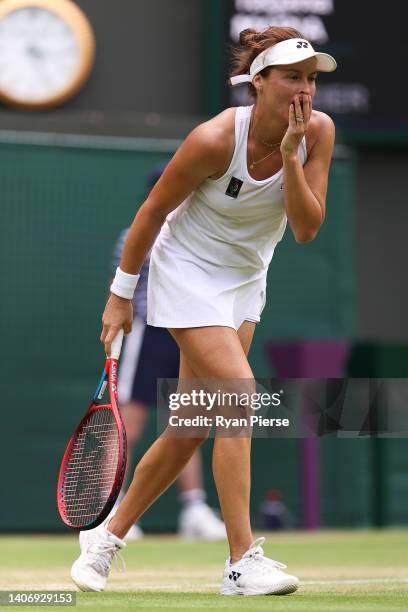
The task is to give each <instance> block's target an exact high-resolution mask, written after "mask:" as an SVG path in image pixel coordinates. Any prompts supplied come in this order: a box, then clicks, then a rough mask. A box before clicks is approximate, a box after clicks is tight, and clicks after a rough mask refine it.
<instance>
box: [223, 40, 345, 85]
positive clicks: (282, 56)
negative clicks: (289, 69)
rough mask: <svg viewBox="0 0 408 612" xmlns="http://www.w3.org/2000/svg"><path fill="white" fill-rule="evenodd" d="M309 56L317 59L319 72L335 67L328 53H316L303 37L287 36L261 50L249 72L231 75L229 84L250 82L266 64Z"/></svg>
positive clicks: (272, 64) (283, 63)
mask: <svg viewBox="0 0 408 612" xmlns="http://www.w3.org/2000/svg"><path fill="white" fill-rule="evenodd" d="M310 57H315V58H316V59H317V66H316V70H317V71H319V72H333V70H336V68H337V62H336V60H335V59H334V57H332V56H331V55H329V54H328V53H318V52H317V51H315V50H314V49H313V47H312V45H311V44H310V42H308V41H307V40H304V39H303V38H289V39H288V40H283V41H282V42H280V43H277V44H276V45H273V46H272V47H269V49H265V51H262V53H260V54H259V55H257V56H256V58H255V59H254V61H253V62H252V64H251V66H250V68H249V74H238V75H237V76H233V77H231V78H230V82H231V85H239V84H240V83H252V81H253V78H254V76H255V75H256V74H258V72H261V71H262V70H263V69H264V68H267V67H268V66H286V65H288V64H297V63H298V62H303V60H306V59H309V58H310Z"/></svg>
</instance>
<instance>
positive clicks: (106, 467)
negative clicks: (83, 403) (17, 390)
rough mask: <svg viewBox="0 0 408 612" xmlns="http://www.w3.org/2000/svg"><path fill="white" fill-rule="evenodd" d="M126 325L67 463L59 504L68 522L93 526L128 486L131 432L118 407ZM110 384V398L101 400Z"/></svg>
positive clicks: (65, 459) (70, 446) (63, 464)
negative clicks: (128, 430) (128, 455)
mask: <svg viewBox="0 0 408 612" xmlns="http://www.w3.org/2000/svg"><path fill="white" fill-rule="evenodd" d="M122 340H123V329H122V330H121V331H120V332H119V333H118V334H117V336H116V337H115V339H114V340H113V342H112V351H111V356H110V357H108V358H107V359H106V362H105V366H104V369H103V372H102V376H101V379H100V381H99V383H98V386H97V388H96V391H95V394H94V396H93V399H92V401H91V404H90V406H89V408H88V410H87V412H86V414H85V416H84V417H83V419H82V420H81V422H80V423H79V425H78V427H77V428H76V430H75V431H74V434H73V436H72V438H71V439H70V441H69V443H68V446H67V449H66V451H65V454H64V457H63V459H62V462H61V467H60V472H59V477H58V487H57V504H58V510H59V513H60V516H61V518H62V520H63V522H64V523H65V524H66V525H68V527H73V528H75V529H82V530H84V529H92V528H93V527H97V526H98V525H99V524H100V523H102V521H103V520H104V519H105V518H106V517H107V516H108V514H109V512H110V511H111V509H112V507H113V505H114V503H115V501H116V499H117V497H118V495H119V492H120V489H121V487H122V482H123V477H124V474H125V467H126V432H125V427H124V425H123V422H122V418H121V416H120V413H119V410H118V406H117V374H118V359H119V355H120V350H121V348H122ZM106 388H108V390H109V402H108V403H105V404H103V403H101V401H102V398H103V395H104V393H105V390H106Z"/></svg>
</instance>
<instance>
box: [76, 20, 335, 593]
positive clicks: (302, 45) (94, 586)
mask: <svg viewBox="0 0 408 612" xmlns="http://www.w3.org/2000/svg"><path fill="white" fill-rule="evenodd" d="M235 59H236V66H235V69H234V71H233V74H232V76H231V83H232V84H238V83H242V82H244V83H248V84H249V87H250V91H251V94H252V95H253V98H254V104H253V105H252V106H240V107H238V108H227V109H226V110H224V111H223V112H221V113H220V114H219V115H217V116H216V117H213V118H212V119H210V120H209V121H207V122H205V123H203V124H201V125H199V126H198V127H197V128H195V129H194V130H193V131H192V132H191V133H190V134H189V136H188V137H187V138H186V139H185V141H184V142H183V143H182V145H181V146H180V148H179V149H178V150H177V152H176V153H175V155H174V157H173V158H172V160H171V161H170V162H169V164H168V166H167V167H166V169H165V171H164V173H163V175H162V176H161V178H160V179H159V181H158V182H157V184H156V185H155V187H154V188H153V190H152V191H151V192H150V194H149V197H148V198H147V200H146V201H145V202H144V203H143V204H142V206H141V207H140V209H139V210H138V212H137V214H136V216H135V219H134V221H133V224H132V226H131V229H130V231H129V234H128V236H127V239H126V243H125V246H124V250H123V255H122V259H121V264H120V268H118V269H117V271H116V275H115V279H114V281H113V283H112V285H111V295H110V297H109V299H108V301H107V305H106V307H105V311H104V314H103V319H102V320H103V330H102V334H101V341H102V342H103V343H104V346H105V352H106V354H107V355H110V352H111V343H112V341H113V339H114V338H115V336H116V335H117V334H118V332H119V330H120V329H122V328H123V329H124V331H125V333H126V334H127V333H129V332H130V330H131V327H132V321H133V315H132V301H131V300H132V297H133V292H134V290H135V288H136V284H137V282H138V280H139V272H140V270H141V267H142V264H143V261H144V259H145V257H146V255H147V253H148V252H149V251H150V249H151V248H152V247H153V250H152V254H151V260H150V269H149V287H148V319H147V320H148V323H149V324H150V325H153V326H156V327H166V328H167V329H169V331H170V333H171V334H172V336H173V337H174V338H175V340H176V342H177V344H178V346H179V348H180V372H179V384H180V388H183V385H184V384H185V383H186V381H187V382H188V381H191V380H192V379H215V380H216V381H227V382H229V383H233V384H235V387H232V388H233V389H234V388H236V389H237V390H238V391H241V392H242V390H243V391H244V392H245V391H249V392H250V393H251V392H253V389H254V374H253V372H252V370H251V367H250V365H249V363H248V358H247V356H248V352H249V349H250V346H251V342H252V338H253V334H254V332H255V326H256V323H258V322H259V321H260V316H261V313H262V310H263V307H264V305H265V291H266V276H267V272H268V267H269V264H270V262H271V260H272V257H273V253H274V249H275V247H276V245H277V243H278V242H279V241H280V240H281V239H282V237H283V234H284V231H285V228H286V223H287V222H289V225H290V228H291V230H292V232H293V234H294V237H295V239H296V241H297V242H298V243H304V242H308V241H310V240H313V239H314V238H315V236H316V235H317V233H318V231H319V229H320V226H321V225H322V223H323V220H324V217H325V203H326V194H327V186H328V175H329V168H330V163H331V158H332V153H333V146H334V137H335V129H334V124H333V122H332V120H331V119H330V117H328V116H327V115H326V114H324V113H322V112H318V111H314V110H313V111H312V101H313V97H314V95H315V92H316V77H317V74H318V72H319V71H323V72H331V71H333V70H335V68H336V62H335V60H334V58H332V57H331V56H330V55H327V54H325V53H316V52H315V50H314V49H313V47H312V45H311V44H310V43H309V42H308V41H307V40H305V39H304V37H303V36H302V34H301V33H300V32H299V31H297V30H295V29H293V28H289V27H274V26H270V27H268V28H267V29H266V30H265V31H264V32H256V31H255V30H244V31H243V32H241V35H240V47H239V48H238V49H237V52H236V58H235ZM163 69H166V70H167V69H168V68H167V67H163ZM306 136H307V137H306ZM153 245H154V246H153ZM275 290H278V288H275ZM207 435H208V433H205V432H203V434H202V435H201V436H200V437H194V436H193V435H191V434H190V435H189V436H185V437H173V436H171V434H170V436H168V435H167V436H166V435H162V436H160V437H159V438H157V440H155V442H154V443H153V444H152V446H151V447H150V448H149V450H148V451H147V452H146V453H145V455H144V456H143V458H142V459H141V460H140V462H139V463H138V465H137V467H136V470H135V473H134V477H133V481H132V483H131V485H130V487H129V488H128V490H127V493H126V495H125V497H124V498H123V500H122V502H121V503H120V505H119V508H118V510H117V512H116V514H115V515H114V516H113V517H112V518H110V519H109V518H108V519H106V520H105V521H104V522H103V523H102V524H101V525H100V526H99V527H97V528H96V529H94V530H90V531H86V532H82V533H81V536H82V541H81V554H80V556H79V558H78V559H77V560H76V561H75V562H74V564H73V566H72V569H71V577H72V579H73V581H74V582H75V584H77V586H78V587H79V588H81V589H83V590H95V591H101V590H103V589H104V588H105V585H106V581H107V578H108V576H109V571H110V567H111V564H112V561H113V559H114V557H115V555H116V554H117V553H118V552H119V550H120V549H122V548H123V547H124V546H125V542H124V541H123V538H124V536H125V535H126V534H127V532H128V530H129V529H130V527H131V526H132V525H133V524H134V522H135V521H136V520H138V519H139V518H140V517H141V516H142V515H143V513H144V512H145V511H146V510H147V508H149V507H150V506H151V504H152V503H153V502H154V501H155V500H156V499H157V498H158V497H159V496H160V495H161V494H162V493H163V491H165V490H166V489H167V488H168V487H169V486H170V484H171V483H172V482H173V481H174V480H175V479H176V478H177V477H178V476H179V474H180V473H181V471H182V470H183V469H184V467H185V466H186V465H187V463H188V461H189V460H190V459H191V457H192V455H193V454H194V453H195V452H196V450H197V448H198V446H199V445H200V444H202V443H203V442H205V440H206V437H207ZM250 451H251V437H250V435H245V436H240V435H236V436H235V437H226V436H222V435H221V436H218V435H217V436H216V437H215V440H214V447H213V475H214V480H215V483H216V486H217V492H218V497H219V500H220V504H221V509H222V514H223V518H224V521H225V526H226V529H227V535H228V544H229V553H230V554H229V557H228V558H227V560H226V562H225V565H224V573H223V577H222V580H221V588H220V593H221V594H222V595H266V594H275V595H283V594H288V593H292V592H294V591H295V590H296V589H297V588H298V585H299V580H298V579H297V578H296V577H295V576H293V575H290V574H288V573H286V572H285V571H284V570H285V569H286V566H285V565H283V564H282V563H279V562H278V561H274V560H273V559H269V558H268V557H266V556H265V554H264V551H263V548H262V543H263V541H264V538H260V539H258V540H256V541H253V535H252V528H251V519H250V503H249V502H250V482H251V473H250Z"/></svg>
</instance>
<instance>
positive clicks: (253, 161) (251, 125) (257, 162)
mask: <svg viewBox="0 0 408 612" xmlns="http://www.w3.org/2000/svg"><path fill="white" fill-rule="evenodd" d="M253 113H254V111H253V110H252V113H251V120H250V122H249V130H248V133H249V137H250V136H251V130H252V132H253V117H254V114H253ZM261 142H262V144H263V145H265V146H267V147H274V148H273V150H272V151H271V152H270V153H268V155H265V157H261V159H258V161H255V159H254V147H253V143H252V147H250V153H251V157H252V162H251V163H250V165H249V169H250V170H253V169H254V168H255V166H257V165H258V164H260V163H261V162H263V161H265V159H268V157H270V156H271V155H273V154H274V153H275V151H277V150H278V148H279V147H280V145H281V144H282V141H281V142H277V143H275V144H269V143H267V142H264V141H263V140H261Z"/></svg>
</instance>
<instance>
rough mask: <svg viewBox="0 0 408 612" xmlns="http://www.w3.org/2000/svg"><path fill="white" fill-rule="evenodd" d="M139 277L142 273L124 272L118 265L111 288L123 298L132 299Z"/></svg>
mask: <svg viewBox="0 0 408 612" xmlns="http://www.w3.org/2000/svg"><path fill="white" fill-rule="evenodd" d="M139 278H140V274H128V273H127V272H123V270H121V269H120V268H119V266H118V267H117V268H116V274H115V278H114V279H113V283H112V284H111V286H110V290H111V292H112V293H114V294H115V295H118V296H119V297H121V298H125V299H126V300H131V299H132V298H133V294H134V292H135V289H136V285H137V282H138V280H139Z"/></svg>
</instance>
